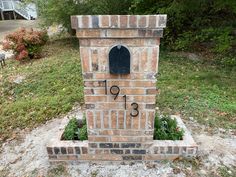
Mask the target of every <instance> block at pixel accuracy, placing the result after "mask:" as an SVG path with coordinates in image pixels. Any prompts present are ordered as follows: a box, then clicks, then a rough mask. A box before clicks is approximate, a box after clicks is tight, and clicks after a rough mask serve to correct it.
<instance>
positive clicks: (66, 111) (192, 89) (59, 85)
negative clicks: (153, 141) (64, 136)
mask: <svg viewBox="0 0 236 177" xmlns="http://www.w3.org/2000/svg"><path fill="white" fill-rule="evenodd" d="M0 25H1V23H0ZM0 34H1V33H0ZM78 47H79V46H78V41H77V40H76V39H71V38H62V37H61V36H60V37H56V38H55V37H54V38H53V39H51V41H50V42H49V43H48V44H47V45H46V46H45V48H44V49H43V55H42V58H41V59H38V60H35V61H29V62H25V63H19V62H18V61H15V60H12V59H8V60H7V61H6V62H7V66H6V67H5V68H4V69H1V68H0V110H1V111H0V145H1V148H0V150H1V152H0V159H1V161H0V176H40V175H41V176H42V175H44V176H50V177H51V176H222V177H224V176H225V177H226V176H227V177H228V176H232V177H233V176H236V170H235V168H236V156H235V154H236V130H235V129H236V125H235V120H236V102H235V100H236V93H235V89H236V82H235V77H236V70H235V68H223V67H221V66H217V65H212V64H209V63H207V62H205V61H204V60H202V59H201V58H200V57H199V56H198V55H196V54H184V56H183V53H181V54H180V53H169V52H163V53H161V54H160V56H161V58H160V64H159V65H160V66H159V68H160V69H159V76H158V78H157V79H158V82H157V86H158V88H159V94H158V96H157V106H158V108H159V114H175V115H180V116H181V117H182V118H183V121H184V122H185V123H186V125H187V127H188V129H189V130H190V131H191V132H192V134H193V138H194V139H195V141H196V142H197V144H198V145H199V152H198V155H197V157H196V158H194V159H178V160H176V161H174V162H162V163H155V164H148V163H138V164H130V165H121V164H120V165H112V164H109V165H107V164H106V165H104V164H94V163H83V164H76V165H75V164H70V165H65V166H64V165H50V164H49V163H48V159H47V154H46V149H45V144H46V142H47V141H48V139H50V138H51V137H52V136H53V135H54V134H56V133H57V132H58V127H59V125H60V122H61V121H62V120H63V119H66V118H67V117H73V116H76V117H80V116H82V110H81V107H82V106H83V84H82V83H83V82H82V77H81V66H80V60H79V58H78V56H79V52H78ZM193 56H194V57H193ZM72 108H73V109H72ZM71 109H72V111H71Z"/></svg>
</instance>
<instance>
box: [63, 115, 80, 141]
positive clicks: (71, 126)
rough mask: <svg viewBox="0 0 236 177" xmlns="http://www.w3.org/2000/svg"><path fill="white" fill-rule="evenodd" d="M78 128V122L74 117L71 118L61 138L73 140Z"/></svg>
mask: <svg viewBox="0 0 236 177" xmlns="http://www.w3.org/2000/svg"><path fill="white" fill-rule="evenodd" d="M77 128H78V122H77V119H76V118H72V119H71V120H70V121H69V123H68V124H67V126H66V128H65V131H64V134H63V138H64V139H65V140H74V139H75V137H76V131H77Z"/></svg>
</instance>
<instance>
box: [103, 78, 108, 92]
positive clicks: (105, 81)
mask: <svg viewBox="0 0 236 177" xmlns="http://www.w3.org/2000/svg"><path fill="white" fill-rule="evenodd" d="M103 82H104V83H105V94H106V95H107V80H104V81H103Z"/></svg>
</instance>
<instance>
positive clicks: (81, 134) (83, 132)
mask: <svg viewBox="0 0 236 177" xmlns="http://www.w3.org/2000/svg"><path fill="white" fill-rule="evenodd" d="M76 134H77V137H78V139H79V140H81V141H83V140H87V139H88V133H87V125H86V119H85V118H84V119H83V120H82V127H81V128H80V127H79V128H78V129H77V132H76Z"/></svg>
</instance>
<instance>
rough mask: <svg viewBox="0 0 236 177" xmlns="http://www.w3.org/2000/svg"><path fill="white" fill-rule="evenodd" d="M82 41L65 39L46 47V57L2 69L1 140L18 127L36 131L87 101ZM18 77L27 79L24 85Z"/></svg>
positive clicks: (8, 65)
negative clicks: (35, 129) (75, 105)
mask: <svg viewBox="0 0 236 177" xmlns="http://www.w3.org/2000/svg"><path fill="white" fill-rule="evenodd" d="M78 49H79V46H78V41H77V40H75V39H63V40H57V41H53V42H51V43H49V44H48V45H47V46H45V47H44V51H43V54H44V55H46V57H44V58H42V59H38V60H34V61H32V62H26V63H24V64H19V62H18V61H15V60H7V66H6V67H5V68H4V69H3V70H0V79H1V80H0V81H1V82H0V88H1V89H0V110H1V111H0V141H1V140H4V139H5V138H9V137H10V136H11V135H12V132H13V130H15V129H16V128H20V129H23V128H26V127H27V128H33V127H35V126H37V125H39V124H41V123H44V122H46V121H47V120H49V119H52V118H53V117H55V116H57V115H59V114H62V113H66V112H68V111H69V110H71V108H72V107H73V105H74V104H75V103H76V102H77V103H82V102H83V80H82V77H81V66H80V59H79V50H78ZM17 75H21V76H25V79H24V80H23V82H21V83H20V84H16V83H14V82H13V78H14V77H15V76H17Z"/></svg>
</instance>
